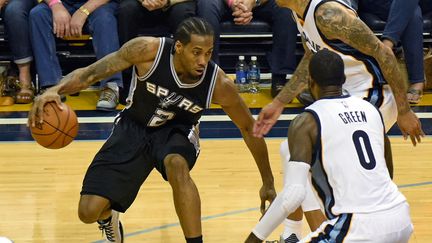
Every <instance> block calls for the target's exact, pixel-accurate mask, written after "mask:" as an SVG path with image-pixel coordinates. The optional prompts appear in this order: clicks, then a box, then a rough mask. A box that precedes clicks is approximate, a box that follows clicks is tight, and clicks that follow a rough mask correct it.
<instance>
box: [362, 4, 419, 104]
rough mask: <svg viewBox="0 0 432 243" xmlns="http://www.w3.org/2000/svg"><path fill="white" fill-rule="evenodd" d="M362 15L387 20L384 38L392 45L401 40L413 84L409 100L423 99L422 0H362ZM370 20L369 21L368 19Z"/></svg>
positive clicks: (409, 77)
mask: <svg viewBox="0 0 432 243" xmlns="http://www.w3.org/2000/svg"><path fill="white" fill-rule="evenodd" d="M359 13H360V17H362V18H365V19H367V15H368V14H369V13H370V14H374V15H376V16H378V17H379V18H380V19H382V20H384V21H386V22H387V24H386V26H385V29H384V32H383V35H382V40H383V43H384V44H385V45H386V46H388V47H390V48H393V47H395V46H397V45H398V43H399V42H401V43H402V47H403V50H404V56H405V62H406V66H407V71H408V79H409V82H410V87H409V89H408V94H407V98H408V101H409V102H410V103H414V104H417V103H419V102H420V99H421V96H422V94H423V88H424V66H423V18H422V12H421V9H420V6H419V0H410V1H406V0H360V1H359ZM366 22H367V21H366Z"/></svg>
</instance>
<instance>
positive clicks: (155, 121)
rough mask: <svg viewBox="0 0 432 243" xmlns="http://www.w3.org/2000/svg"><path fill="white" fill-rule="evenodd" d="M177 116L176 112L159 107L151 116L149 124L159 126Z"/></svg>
mask: <svg viewBox="0 0 432 243" xmlns="http://www.w3.org/2000/svg"><path fill="white" fill-rule="evenodd" d="M174 116H175V113H174V112H170V111H165V110H162V109H159V108H157V109H156V111H155V114H154V115H153V116H152V118H150V121H149V122H148V124H147V126H149V127H158V126H161V125H163V124H165V123H166V122H167V121H168V120H171V119H173V118H174Z"/></svg>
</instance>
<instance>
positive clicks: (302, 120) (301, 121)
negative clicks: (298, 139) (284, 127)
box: [290, 110, 316, 131]
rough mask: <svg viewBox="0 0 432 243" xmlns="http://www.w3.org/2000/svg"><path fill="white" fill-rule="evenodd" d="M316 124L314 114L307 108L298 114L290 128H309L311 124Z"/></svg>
mask: <svg viewBox="0 0 432 243" xmlns="http://www.w3.org/2000/svg"><path fill="white" fill-rule="evenodd" d="M314 125H316V120H315V118H314V115H313V113H312V112H310V111H309V110H305V111H304V112H302V113H300V114H298V115H297V116H296V117H295V118H294V119H293V121H292V122H291V124H290V129H292V128H293V129H294V130H299V129H300V130H303V129H304V130H306V131H307V130H308V129H309V128H310V127H311V126H314Z"/></svg>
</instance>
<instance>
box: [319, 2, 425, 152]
mask: <svg viewBox="0 0 432 243" xmlns="http://www.w3.org/2000/svg"><path fill="white" fill-rule="evenodd" d="M315 20H316V24H317V27H318V28H319V30H320V31H321V33H322V34H323V35H325V36H326V38H328V39H330V40H335V39H338V40H341V41H342V42H344V43H346V44H348V45H350V46H351V47H353V48H355V49H357V50H359V51H361V52H362V53H364V54H366V55H369V56H372V57H374V58H375V60H377V62H378V64H379V66H380V68H381V71H382V72H383V74H384V77H385V79H386V80H387V82H388V84H389V85H390V87H391V89H392V91H393V94H394V97H395V100H396V104H397V108H398V120H397V123H398V125H399V128H400V129H401V131H402V134H403V135H404V137H405V138H407V136H408V135H409V136H410V137H411V141H412V143H413V144H414V145H416V143H417V142H420V140H421V138H420V137H421V136H423V135H424V133H423V131H422V129H421V124H420V121H419V119H418V118H417V116H416V115H415V114H414V112H413V111H412V110H411V108H410V106H409V104H408V100H407V97H406V92H407V88H406V82H405V80H404V79H403V75H402V74H401V72H400V70H399V66H398V64H397V60H396V57H395V56H394V54H393V52H392V50H391V49H390V48H388V47H386V46H385V45H384V44H383V43H382V42H381V41H380V40H379V39H378V38H377V37H376V36H375V34H374V33H373V32H372V31H371V30H370V29H369V27H367V26H366V24H365V23H363V22H362V21H361V20H360V19H359V18H358V17H357V16H356V15H355V14H354V12H352V11H351V10H348V9H347V8H346V7H344V6H343V5H341V4H340V3H337V2H327V3H324V4H322V5H321V6H319V7H318V10H317V11H316V13H315Z"/></svg>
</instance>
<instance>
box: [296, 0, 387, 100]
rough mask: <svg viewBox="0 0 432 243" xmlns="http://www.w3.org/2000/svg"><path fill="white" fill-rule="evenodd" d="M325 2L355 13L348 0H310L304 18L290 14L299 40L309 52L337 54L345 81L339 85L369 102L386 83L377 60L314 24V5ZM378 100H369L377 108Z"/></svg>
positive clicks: (316, 6)
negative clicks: (326, 34)
mask: <svg viewBox="0 0 432 243" xmlns="http://www.w3.org/2000/svg"><path fill="white" fill-rule="evenodd" d="M329 1H334V2H338V3H340V4H342V5H344V6H345V7H346V8H348V9H350V10H352V11H353V12H354V13H356V12H355V10H354V9H353V8H351V7H350V5H349V3H347V2H345V1H348V0H345V1H343V0H311V2H310V3H309V5H308V6H307V8H306V10H305V16H303V18H304V19H301V17H299V16H297V15H296V14H295V13H293V16H294V18H295V20H296V23H297V28H298V30H299V32H300V34H301V36H302V39H303V40H304V42H305V43H306V46H307V47H308V48H309V49H310V50H311V51H312V53H316V52H317V51H319V50H321V49H325V48H326V49H329V50H332V51H334V52H336V53H337V54H339V56H340V57H341V58H342V60H343V62H344V66H345V76H346V82H345V84H344V85H343V88H344V89H345V90H347V91H348V92H349V94H350V95H354V96H358V97H363V98H366V99H368V100H369V101H371V99H376V98H371V96H377V95H378V96H379V95H380V93H381V88H382V85H383V84H386V81H385V80H384V77H383V75H382V72H381V69H380V68H379V65H378V63H377V61H376V60H375V59H374V58H373V57H371V56H368V55H365V54H363V53H361V52H360V51H358V50H357V49H354V48H353V47H351V46H349V45H347V44H345V43H344V42H342V41H340V40H329V39H327V38H326V37H325V36H324V35H323V34H322V33H321V32H320V30H318V27H317V26H316V22H315V12H316V10H317V8H318V7H319V6H320V5H321V4H323V3H326V2H329ZM375 102H377V103H375ZM380 102H381V101H380V100H378V101H373V102H371V103H373V104H374V105H376V106H377V107H379V106H380V105H381V104H380Z"/></svg>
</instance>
